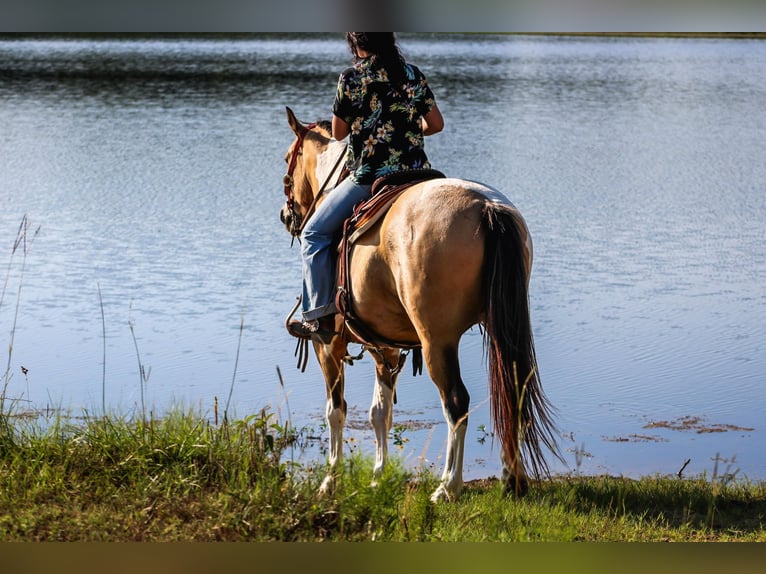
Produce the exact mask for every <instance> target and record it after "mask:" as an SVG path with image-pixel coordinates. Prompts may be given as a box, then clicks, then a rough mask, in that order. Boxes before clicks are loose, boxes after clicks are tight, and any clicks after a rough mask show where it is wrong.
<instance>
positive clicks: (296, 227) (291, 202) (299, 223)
mask: <svg viewBox="0 0 766 574" xmlns="http://www.w3.org/2000/svg"><path fill="white" fill-rule="evenodd" d="M316 125H317V124H316V122H313V123H310V124H309V125H307V126H304V128H303V130H301V133H299V134H298V141H296V142H295V146H294V147H293V153H292V154H291V155H290V161H289V162H288V163H287V173H286V174H285V175H284V177H283V178H282V184H283V185H284V186H285V198H286V200H285V203H286V204H287V209H288V210H290V216H291V220H290V235H292V236H293V237H294V238H295V237H298V236H300V234H301V230H302V229H303V218H302V217H301V214H300V213H298V211H297V210H296V209H295V195H294V193H293V189H294V187H295V180H294V179H293V172H294V171H295V165H296V163H297V162H298V155H299V154H300V152H301V149H303V140H304V139H306V135H307V134H308V133H309V131H311V129H312V128H314V127H316ZM315 201H316V200H315ZM312 205H313V204H312Z"/></svg>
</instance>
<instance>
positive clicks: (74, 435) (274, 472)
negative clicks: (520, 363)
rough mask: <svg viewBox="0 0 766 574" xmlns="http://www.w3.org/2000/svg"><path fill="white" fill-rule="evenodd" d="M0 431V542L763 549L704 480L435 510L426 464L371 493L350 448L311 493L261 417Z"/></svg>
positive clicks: (607, 482) (750, 509) (721, 492)
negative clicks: (331, 479) (335, 473)
mask: <svg viewBox="0 0 766 574" xmlns="http://www.w3.org/2000/svg"><path fill="white" fill-rule="evenodd" d="M2 429H3V432H2V435H0V541H43V540H44V541H180V540H194V541H216V540H224V541H276V540H278V541H324V540H333V541H464V542H468V541H718V540H721V541H724V540H736V541H766V530H765V529H764V517H765V516H766V485H764V484H755V483H744V482H736V483H735V482H724V481H719V480H710V479H708V478H706V477H704V476H703V477H696V478H691V479H679V478H677V477H672V478H671V477H647V478H643V479H641V480H630V479H625V478H616V477H606V476H603V477H558V478H555V479H553V480H550V481H543V482H539V483H533V485H532V487H531V488H530V493H529V494H528V495H527V497H525V498H523V499H520V500H519V499H515V498H513V497H509V496H507V495H505V494H504V492H503V489H502V488H501V485H500V484H499V483H498V482H497V481H494V480H484V481H475V482H472V483H469V484H468V485H467V486H466V490H465V491H464V494H463V496H462V497H461V498H460V499H459V500H458V501H457V502H456V503H452V504H437V505H434V504H433V503H431V502H430V500H429V497H430V493H431V492H432V491H433V489H434V488H435V487H436V484H437V478H436V477H435V476H434V475H433V474H431V473H430V472H429V471H427V470H418V471H412V470H407V469H405V468H404V467H403V466H402V465H401V464H400V463H399V462H398V461H396V460H394V461H393V464H392V465H390V467H389V468H388V469H387V471H386V473H385V476H384V477H383V479H382V480H381V481H380V484H379V486H378V487H376V488H371V487H370V480H371V476H372V461H371V459H368V458H366V457H365V456H363V455H361V454H353V455H351V456H349V457H348V458H347V459H346V463H345V467H344V470H343V472H342V474H341V476H340V479H339V482H338V486H337V488H336V491H335V492H334V493H333V495H332V496H325V497H319V496H318V495H317V489H318V486H319V484H320V482H321V479H322V478H323V476H324V470H325V469H324V467H323V465H321V464H319V465H311V464H299V463H296V462H293V461H292V460H291V458H290V457H289V456H287V454H288V453H289V451H290V449H293V448H296V447H297V448H299V449H300V448H304V447H305V446H306V434H305V433H303V432H298V431H295V430H293V429H291V428H290V427H289V426H288V425H283V424H280V423H279V422H278V421H277V420H276V417H275V416H274V415H273V414H271V413H269V412H267V411H265V410H264V411H261V412H260V413H258V414H256V415H253V416H251V417H248V418H246V419H243V420H237V421H234V422H228V421H226V420H225V419H224V422H223V423H222V424H220V425H216V424H214V423H213V422H212V421H210V420H207V419H206V418H205V417H203V416H201V415H199V414H195V413H193V412H181V411H179V412H174V413H171V414H169V415H168V416H166V417H164V418H162V419H154V418H150V419H149V420H148V421H146V422H143V420H128V419H122V418H87V417H86V418H84V419H80V420H77V421H74V422H73V421H70V420H66V419H63V418H60V417H54V418H53V420H50V421H47V423H46V424H45V425H41V424H40V423H39V422H36V421H35V420H34V419H29V418H18V417H11V418H9V417H8V416H7V415H6V416H5V424H4V425H3V426H2Z"/></svg>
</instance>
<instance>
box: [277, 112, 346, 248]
mask: <svg viewBox="0 0 766 574" xmlns="http://www.w3.org/2000/svg"><path fill="white" fill-rule="evenodd" d="M286 110H287V123H288V124H289V126H290V129H292V131H293V134H295V139H294V140H293V142H292V143H291V144H290V147H289V148H288V149H287V153H286V154H285V163H286V164H287V172H286V174H285V176H284V178H283V184H284V188H285V204H284V206H282V210H281V212H280V216H279V218H280V220H281V221H282V223H283V224H284V225H285V227H286V228H287V231H288V232H289V233H290V234H291V235H293V236H297V235H299V234H300V231H301V228H302V226H303V223H304V221H305V220H306V219H307V218H308V217H309V216H310V214H311V210H312V209H313V208H314V207H315V203H316V197H317V194H318V193H319V192H320V190H321V191H323V189H322V185H323V183H324V179H323V176H324V172H326V163H327V162H326V161H325V160H324V159H323V158H324V156H325V155H326V153H325V152H326V151H327V149H328V144H330V142H331V141H332V142H334V141H335V140H333V139H332V135H331V126H330V122H329V121H319V122H312V123H310V124H308V125H304V124H303V123H301V122H300V121H299V120H298V118H296V117H295V114H294V113H293V111H292V110H291V109H290V108H289V107H288V108H286ZM336 143H337V142H336Z"/></svg>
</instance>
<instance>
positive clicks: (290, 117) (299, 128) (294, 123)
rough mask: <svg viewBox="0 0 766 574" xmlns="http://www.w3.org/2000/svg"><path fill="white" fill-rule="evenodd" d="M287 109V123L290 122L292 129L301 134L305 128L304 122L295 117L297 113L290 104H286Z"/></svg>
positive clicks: (296, 133)
mask: <svg viewBox="0 0 766 574" xmlns="http://www.w3.org/2000/svg"><path fill="white" fill-rule="evenodd" d="M285 110H286V111H287V123H288V124H290V129H292V130H293V133H294V134H295V135H296V136H298V135H300V134H301V132H303V130H304V127H303V124H302V123H301V122H299V121H298V118H296V117H295V114H294V113H293V111H292V110H291V109H290V108H289V107H288V106H285Z"/></svg>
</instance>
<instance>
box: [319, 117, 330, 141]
mask: <svg viewBox="0 0 766 574" xmlns="http://www.w3.org/2000/svg"><path fill="white" fill-rule="evenodd" d="M315 123H316V125H317V127H318V128H319V129H321V130H322V131H325V132H327V135H328V136H330V137H332V122H331V121H330V120H321V119H320V120H316V122H315Z"/></svg>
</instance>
